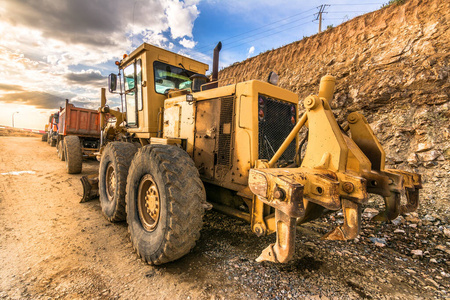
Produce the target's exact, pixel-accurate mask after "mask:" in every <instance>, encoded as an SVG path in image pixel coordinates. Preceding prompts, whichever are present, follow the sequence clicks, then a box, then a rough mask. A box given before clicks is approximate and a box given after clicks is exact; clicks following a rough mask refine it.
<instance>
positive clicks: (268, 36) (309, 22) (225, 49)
mask: <svg viewBox="0 0 450 300" xmlns="http://www.w3.org/2000/svg"><path fill="white" fill-rule="evenodd" d="M305 24H310V21H308V22H305V23H302V24H299V25H296V26H293V27H289V28H286V29H283V30H280V31H277V32H274V33H271V34H268V35H265V36H263V37H260V38H257V39H253V41H258V40H261V39H264V38H266V37H269V36H272V35H275V34H278V33H281V32H283V31H285V30H289V29H293V28H297V27H300V26H303V25H305ZM245 44H247V43H241V44H239V45H236V46H233V47H227V48H226V49H224V50H229V49H233V48H237V47H239V46H242V45H245Z"/></svg>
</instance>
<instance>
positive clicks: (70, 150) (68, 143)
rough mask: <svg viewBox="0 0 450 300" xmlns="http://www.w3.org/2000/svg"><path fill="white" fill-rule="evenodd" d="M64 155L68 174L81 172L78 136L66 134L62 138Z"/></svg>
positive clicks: (81, 162)
mask: <svg viewBox="0 0 450 300" xmlns="http://www.w3.org/2000/svg"><path fill="white" fill-rule="evenodd" d="M64 141H65V142H64V155H65V159H66V169H67V173H69V174H78V173H81V168H82V166H83V154H82V153H81V143H80V138H79V137H77V136H76V135H68V136H66V137H65V138H64Z"/></svg>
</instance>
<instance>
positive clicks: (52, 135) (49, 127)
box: [42, 112, 59, 147]
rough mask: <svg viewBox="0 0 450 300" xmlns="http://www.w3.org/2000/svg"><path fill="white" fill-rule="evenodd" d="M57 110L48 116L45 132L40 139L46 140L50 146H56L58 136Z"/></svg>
mask: <svg viewBox="0 0 450 300" xmlns="http://www.w3.org/2000/svg"><path fill="white" fill-rule="evenodd" d="M58 123H59V112H55V113H53V114H51V115H50V117H49V118H48V124H46V125H45V133H44V135H43V136H42V141H43V142H47V143H48V144H49V145H50V146H52V147H56V141H57V138H58Z"/></svg>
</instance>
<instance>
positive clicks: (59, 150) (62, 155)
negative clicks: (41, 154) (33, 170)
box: [56, 140, 66, 161]
mask: <svg viewBox="0 0 450 300" xmlns="http://www.w3.org/2000/svg"><path fill="white" fill-rule="evenodd" d="M56 152H57V153H58V158H59V159H60V160H61V161H65V160H66V157H65V155H66V154H65V153H64V140H60V141H59V143H58V146H57V147H56Z"/></svg>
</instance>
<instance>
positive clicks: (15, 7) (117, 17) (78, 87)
mask: <svg viewBox="0 0 450 300" xmlns="http://www.w3.org/2000/svg"><path fill="white" fill-rule="evenodd" d="M386 2H388V0H385V1H380V0H368V1H361V0H341V1H332V2H328V3H327V2H321V1H316V0H308V1H305V0H297V1H295V0H278V1H273V0H185V1H181V0H131V1H129V0H0V65H1V67H0V125H6V126H11V125H12V121H13V118H14V125H15V127H19V128H28V129H41V130H42V129H44V126H45V124H46V123H47V121H48V116H49V115H50V114H51V113H53V112H56V111H58V109H59V107H60V106H63V105H64V102H65V99H69V101H70V102H71V103H73V104H75V106H80V107H86V108H92V109H97V108H98V107H99V105H100V88H101V87H106V86H107V77H108V74H110V73H117V71H118V70H117V67H116V66H115V64H114V62H115V61H116V60H120V59H121V57H122V56H123V54H124V53H130V52H132V51H133V50H134V49H135V48H136V47H138V46H139V45H140V44H142V43H143V42H146V43H149V44H152V45H155V46H158V47H161V48H164V49H167V50H170V51H172V52H175V53H179V54H182V55H186V56H189V57H191V58H194V59H196V60H199V61H202V62H204V63H208V64H209V65H210V70H211V66H212V53H213V49H214V47H215V45H216V44H217V43H218V42H219V41H222V44H223V47H222V51H221V52H220V63H219V65H220V68H223V67H226V66H229V65H231V64H233V63H234V62H239V61H243V60H245V59H247V58H249V57H252V56H255V55H258V54H259V53H263V52H265V51H267V50H271V49H275V48H278V47H281V46H283V45H286V44H289V43H292V42H294V41H297V40H301V39H302V38H303V37H306V36H311V35H314V34H316V33H317V31H318V21H317V20H316V18H317V12H318V11H319V7H320V6H321V5H325V4H327V6H325V7H324V14H323V22H322V29H323V30H325V29H326V28H327V26H334V27H336V26H338V25H339V24H341V23H343V22H345V21H347V20H349V19H352V18H354V17H355V16H358V15H362V14H365V13H368V12H371V11H374V10H377V9H379V8H380V7H381V6H382V5H383V4H384V3H386ZM107 99H108V103H109V105H110V106H111V107H117V106H119V105H120V100H119V98H118V97H117V96H115V95H111V94H108V93H107Z"/></svg>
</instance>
